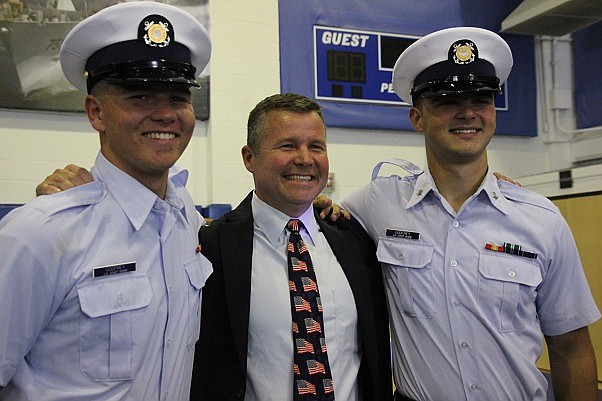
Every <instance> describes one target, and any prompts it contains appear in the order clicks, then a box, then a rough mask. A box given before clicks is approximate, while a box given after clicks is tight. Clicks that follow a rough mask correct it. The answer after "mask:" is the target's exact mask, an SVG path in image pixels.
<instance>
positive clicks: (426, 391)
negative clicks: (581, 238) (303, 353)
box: [343, 166, 600, 401]
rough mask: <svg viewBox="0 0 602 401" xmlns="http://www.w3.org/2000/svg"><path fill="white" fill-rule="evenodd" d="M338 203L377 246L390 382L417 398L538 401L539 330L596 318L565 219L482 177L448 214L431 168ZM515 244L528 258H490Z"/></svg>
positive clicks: (545, 204)
mask: <svg viewBox="0 0 602 401" xmlns="http://www.w3.org/2000/svg"><path fill="white" fill-rule="evenodd" d="M377 169H378V166H377V168H376V169H375V173H374V174H373V180H372V182H371V183H370V184H369V185H368V186H366V187H364V188H361V189H360V190H358V191H356V192H355V193H353V194H352V195H351V196H349V197H348V198H347V199H346V200H345V201H344V202H343V206H344V207H345V208H346V209H348V210H350V211H351V213H352V214H353V215H354V216H355V217H357V218H358V220H360V221H361V222H362V224H363V225H364V227H365V228H366V230H367V231H368V233H369V234H370V236H371V237H372V238H373V239H374V241H375V242H376V243H377V245H378V248H377V249H378V250H377V254H378V258H379V260H380V261H381V263H382V266H383V274H384V278H385V284H386V289H387V297H388V302H389V306H390V310H391V326H392V346H393V362H394V380H395V385H396V386H397V388H398V389H399V391H401V392H402V393H403V394H405V395H407V396H408V397H411V398H413V399H416V400H419V401H426V400H432V401H444V400H454V401H460V400H470V401H476V400H489V401H491V400H495V401H516V400H532V401H545V400H546V389H547V383H546V379H545V378H544V376H543V375H542V374H541V373H540V372H539V371H538V369H537V368H536V365H535V364H536V361H537V360H538V358H539V356H540V354H541V351H542V336H541V333H542V332H543V333H544V334H546V335H552V336H553V335H559V334H563V333H566V332H569V331H571V330H575V329H577V328H580V327H583V326H587V325H588V324H590V323H592V322H594V321H595V320H597V319H598V318H599V317H600V313H599V311H598V309H597V307H596V305H595V303H594V301H593V299H592V296H591V292H590V290H589V287H588V284H587V282H586V279H585V276H584V273H583V269H582V266H581V262H580V258H579V255H578V253H577V248H576V246H575V242H574V240H573V237H572V234H571V232H570V230H569V228H568V226H567V224H566V221H565V220H564V218H563V217H562V215H561V214H560V212H559V210H558V209H557V208H556V207H555V206H554V204H553V203H552V202H550V201H549V200H548V199H546V198H544V197H543V196H540V195H538V194H535V193H533V192H531V191H528V190H526V189H523V188H520V187H516V186H514V185H511V184H509V183H507V182H498V181H497V180H496V179H495V177H494V176H493V175H492V174H488V175H487V177H486V178H485V180H484V181H483V183H482V185H481V187H480V188H479V189H478V190H477V192H476V193H475V194H474V195H473V196H472V197H471V198H469V199H468V200H467V201H466V202H465V204H464V205H463V206H462V208H461V209H460V211H459V212H458V213H456V212H455V211H454V210H453V208H452V207H451V206H450V205H449V203H448V202H447V201H446V200H445V199H444V198H443V197H442V196H441V195H440V194H439V192H438V191H437V188H436V186H435V184H434V181H433V179H432V176H431V175H430V174H429V172H428V171H426V172H424V173H423V174H419V173H418V171H419V170H420V169H419V168H416V167H415V166H414V167H413V168H412V167H410V168H409V171H411V172H414V171H415V172H417V174H416V175H412V176H408V177H405V178H400V177H398V176H391V177H378V178H376V172H377ZM505 242H507V243H511V244H514V245H520V246H521V249H522V250H523V251H527V252H531V253H534V254H537V258H529V257H525V256H518V255H512V254H507V253H503V252H496V251H493V250H487V249H486V245H487V244H491V245H503V244H504V243H505Z"/></svg>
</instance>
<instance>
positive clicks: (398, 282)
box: [376, 238, 436, 318]
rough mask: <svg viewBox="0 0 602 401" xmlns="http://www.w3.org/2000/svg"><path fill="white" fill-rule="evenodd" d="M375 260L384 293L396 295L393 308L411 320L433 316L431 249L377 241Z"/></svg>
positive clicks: (433, 294)
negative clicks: (384, 289)
mask: <svg viewBox="0 0 602 401" xmlns="http://www.w3.org/2000/svg"><path fill="white" fill-rule="evenodd" d="M376 256H377V257H378V260H379V261H380V262H381V263H382V265H383V272H384V275H385V280H386V282H387V288H388V290H389V291H394V292H395V294H397V295H398V296H394V297H393V298H394V301H393V302H395V303H396V305H395V306H396V308H397V309H398V310H401V311H403V312H404V313H406V314H408V315H410V316H414V317H421V318H430V317H432V316H433V315H435V313H436V308H435V292H434V288H433V285H434V282H433V270H432V266H431V260H432V258H433V246H431V245H428V244H423V243H412V242H410V241H407V240H405V241H404V240H394V239H389V238H380V239H379V241H378V247H377V251H376Z"/></svg>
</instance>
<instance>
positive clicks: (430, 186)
mask: <svg viewBox="0 0 602 401" xmlns="http://www.w3.org/2000/svg"><path fill="white" fill-rule="evenodd" d="M431 191H434V192H437V186H436V185H435V181H433V176H432V175H431V172H430V171H429V169H428V167H425V168H424V173H423V174H420V175H419V176H418V178H416V185H415V186H414V191H413V192H412V196H411V197H410V200H409V201H408V203H407V204H406V206H405V208H406V209H409V208H411V207H412V206H414V205H416V204H418V203H420V202H421V201H422V200H423V199H425V198H426V195H427V194H428V193H429V192H431Z"/></svg>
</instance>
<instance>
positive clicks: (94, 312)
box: [77, 276, 153, 318]
mask: <svg viewBox="0 0 602 401" xmlns="http://www.w3.org/2000/svg"><path fill="white" fill-rule="evenodd" d="M77 294H78V296H79V303H80V306H81V308H82V311H83V312H84V313H85V314H86V315H88V316H90V317H92V318H95V317H99V316H105V315H111V314H114V313H117V312H123V311H128V310H134V309H139V308H143V307H145V306H148V304H150V301H151V299H152V297H153V292H152V289H151V285H150V281H149V280H148V277H147V276H129V277H127V278H120V279H118V280H115V279H105V280H100V281H97V282H96V281H95V282H92V283H87V284H85V285H81V286H78V287H77Z"/></svg>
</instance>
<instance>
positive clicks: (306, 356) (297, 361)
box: [286, 219, 334, 401]
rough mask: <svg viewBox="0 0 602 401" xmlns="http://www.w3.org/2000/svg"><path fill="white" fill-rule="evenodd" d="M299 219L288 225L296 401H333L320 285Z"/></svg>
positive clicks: (291, 221)
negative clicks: (304, 240)
mask: <svg viewBox="0 0 602 401" xmlns="http://www.w3.org/2000/svg"><path fill="white" fill-rule="evenodd" d="M302 227H303V223H302V222H301V221H299V220H297V219H292V220H290V221H289V222H288V224H287V226H286V228H287V229H288V230H289V231H290V232H291V234H290V237H289V241H288V252H287V254H288V257H287V259H288V277H289V289H290V294H291V311H292V317H293V342H294V350H295V357H294V366H293V371H294V388H293V399H294V400H295V401H309V400H319V401H333V400H334V387H333V383H332V375H331V373H330V364H329V363H328V354H327V352H326V340H325V337H324V319H323V318H322V303H321V302H320V293H319V291H318V283H317V280H316V274H315V272H314V268H313V264H312V262H311V258H310V256H309V251H308V250H307V247H306V246H305V244H304V243H303V239H302V238H301V235H300V234H299V229H300V228H302Z"/></svg>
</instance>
